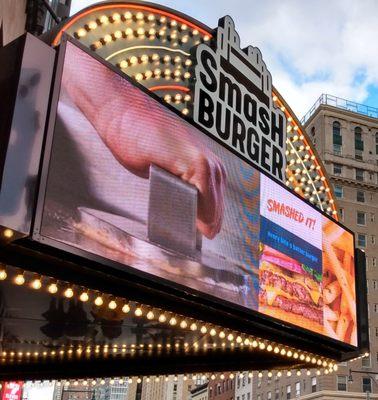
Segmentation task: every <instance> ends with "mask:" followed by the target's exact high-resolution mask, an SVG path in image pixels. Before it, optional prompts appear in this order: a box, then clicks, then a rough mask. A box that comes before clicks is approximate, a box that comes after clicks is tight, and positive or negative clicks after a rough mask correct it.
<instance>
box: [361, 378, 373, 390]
mask: <svg viewBox="0 0 378 400" xmlns="http://www.w3.org/2000/svg"><path fill="white" fill-rule="evenodd" d="M362 391H363V392H364V393H366V392H369V393H371V378H362Z"/></svg>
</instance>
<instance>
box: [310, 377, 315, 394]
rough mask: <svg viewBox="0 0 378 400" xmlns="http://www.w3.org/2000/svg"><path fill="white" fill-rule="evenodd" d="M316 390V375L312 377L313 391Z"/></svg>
mask: <svg viewBox="0 0 378 400" xmlns="http://www.w3.org/2000/svg"><path fill="white" fill-rule="evenodd" d="M315 392H316V376H313V377H312V378H311V393H315Z"/></svg>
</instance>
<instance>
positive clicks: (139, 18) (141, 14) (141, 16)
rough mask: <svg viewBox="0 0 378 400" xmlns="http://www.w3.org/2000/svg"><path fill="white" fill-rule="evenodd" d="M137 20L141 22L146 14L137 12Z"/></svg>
mask: <svg viewBox="0 0 378 400" xmlns="http://www.w3.org/2000/svg"><path fill="white" fill-rule="evenodd" d="M136 19H138V20H139V21H140V20H142V19H144V14H143V13H142V12H140V11H139V12H137V13H136Z"/></svg>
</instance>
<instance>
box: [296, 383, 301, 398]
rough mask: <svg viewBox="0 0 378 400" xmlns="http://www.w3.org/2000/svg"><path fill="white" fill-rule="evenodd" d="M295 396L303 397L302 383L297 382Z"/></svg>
mask: <svg viewBox="0 0 378 400" xmlns="http://www.w3.org/2000/svg"><path fill="white" fill-rule="evenodd" d="M295 395H296V396H300V395H301V383H300V382H295Z"/></svg>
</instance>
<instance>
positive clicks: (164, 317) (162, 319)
mask: <svg viewBox="0 0 378 400" xmlns="http://www.w3.org/2000/svg"><path fill="white" fill-rule="evenodd" d="M166 320H167V317H166V315H165V314H164V313H162V314H160V315H159V322H161V323H164V322H165V321H166Z"/></svg>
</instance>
